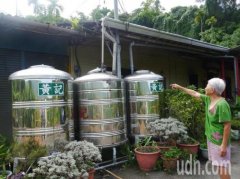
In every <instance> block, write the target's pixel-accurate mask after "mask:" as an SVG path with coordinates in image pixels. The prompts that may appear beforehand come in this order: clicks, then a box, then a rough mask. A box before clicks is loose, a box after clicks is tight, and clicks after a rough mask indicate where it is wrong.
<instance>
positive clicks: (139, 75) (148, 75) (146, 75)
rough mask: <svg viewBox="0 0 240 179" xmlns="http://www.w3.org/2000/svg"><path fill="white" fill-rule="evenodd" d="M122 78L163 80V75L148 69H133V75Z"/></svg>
mask: <svg viewBox="0 0 240 179" xmlns="http://www.w3.org/2000/svg"><path fill="white" fill-rule="evenodd" d="M124 80H126V81H144V80H163V77H162V76H161V75H158V74H156V73H153V72H151V71H149V70H138V71H135V72H134V74H133V75H129V76H127V77H125V78H124Z"/></svg>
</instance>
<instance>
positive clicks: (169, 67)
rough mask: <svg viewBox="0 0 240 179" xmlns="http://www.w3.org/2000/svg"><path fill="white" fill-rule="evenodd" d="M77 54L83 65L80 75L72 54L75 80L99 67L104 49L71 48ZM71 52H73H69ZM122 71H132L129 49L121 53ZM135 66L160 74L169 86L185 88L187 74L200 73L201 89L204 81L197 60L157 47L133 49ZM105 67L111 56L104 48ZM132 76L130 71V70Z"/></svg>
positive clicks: (199, 63) (110, 62) (82, 46)
mask: <svg viewBox="0 0 240 179" xmlns="http://www.w3.org/2000/svg"><path fill="white" fill-rule="evenodd" d="M71 48H72V50H73V49H74V50H73V51H75V50H76V51H77V52H76V54H77V59H78V61H79V64H80V72H81V73H80V74H76V73H75V72H74V71H76V69H75V68H76V67H77V62H76V55H75V52H72V53H71V54H70V59H71V61H72V69H71V71H72V75H73V76H74V77H77V76H82V75H86V73H87V72H88V71H90V70H92V69H94V68H96V67H100V61H101V48H100V46H98V45H91V44H89V45H81V46H78V47H77V48H76V47H71ZM70 51H71V50H70ZM121 59H122V63H121V64H122V68H123V69H128V70H129V69H130V68H129V49H128V46H123V47H122V50H121ZM133 60H134V67H135V69H137V70H143V69H144V70H150V71H153V72H155V73H157V74H160V75H162V76H164V77H165V79H166V86H167V87H168V86H169V84H170V83H173V82H177V83H180V84H182V85H188V84H189V80H188V75H189V74H193V73H194V74H195V73H196V74H197V75H198V76H199V80H198V81H199V86H201V84H202V83H203V82H204V80H205V78H206V77H205V75H204V73H203V69H202V61H199V60H197V59H185V58H183V57H180V56H179V55H178V54H176V53H174V52H169V51H163V50H160V49H157V48H149V47H133ZM105 65H106V66H107V67H111V66H112V56H111V54H110V53H109V51H108V49H107V48H105ZM129 73H130V71H129Z"/></svg>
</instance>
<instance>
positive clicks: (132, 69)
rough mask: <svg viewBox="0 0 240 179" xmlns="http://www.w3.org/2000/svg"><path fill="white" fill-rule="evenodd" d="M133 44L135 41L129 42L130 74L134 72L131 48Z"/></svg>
mask: <svg viewBox="0 0 240 179" xmlns="http://www.w3.org/2000/svg"><path fill="white" fill-rule="evenodd" d="M134 45H135V42H131V43H130V46H129V61H130V70H131V75H132V74H133V72H134V65H133V50H132V47H133V46H134Z"/></svg>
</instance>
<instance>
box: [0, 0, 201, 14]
mask: <svg viewBox="0 0 240 179" xmlns="http://www.w3.org/2000/svg"><path fill="white" fill-rule="evenodd" d="M118 1H119V2H120V4H121V5H120V4H119V5H118V8H119V11H120V12H121V13H122V12H126V11H127V12H132V11H133V10H134V9H137V8H139V7H140V6H141V3H142V1H143V0H118ZM113 2H114V0H59V4H60V5H62V6H63V8H64V10H63V12H62V14H61V15H62V16H63V17H65V18H70V17H71V16H73V17H75V16H77V13H76V12H77V11H78V12H83V13H84V14H85V15H89V14H90V13H91V11H92V10H93V9H94V8H96V7H97V6H98V5H100V6H101V7H107V8H109V9H113V8H114V4H113ZM39 3H42V4H44V3H45V4H47V0H39ZM160 4H161V6H163V7H164V8H165V10H166V12H167V11H169V10H170V9H171V8H172V7H175V6H190V5H199V3H196V0H160ZM0 13H4V14H10V15H18V16H23V17H24V16H26V15H32V14H33V7H31V6H29V5H28V0H0Z"/></svg>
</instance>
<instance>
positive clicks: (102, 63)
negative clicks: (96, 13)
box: [101, 18, 105, 71]
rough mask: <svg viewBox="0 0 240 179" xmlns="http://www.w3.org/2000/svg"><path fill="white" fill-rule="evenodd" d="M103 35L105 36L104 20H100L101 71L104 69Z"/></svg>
mask: <svg viewBox="0 0 240 179" xmlns="http://www.w3.org/2000/svg"><path fill="white" fill-rule="evenodd" d="M104 35H105V27H104V18H103V19H102V57H101V71H103V68H104V40H105V39H104Z"/></svg>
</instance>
